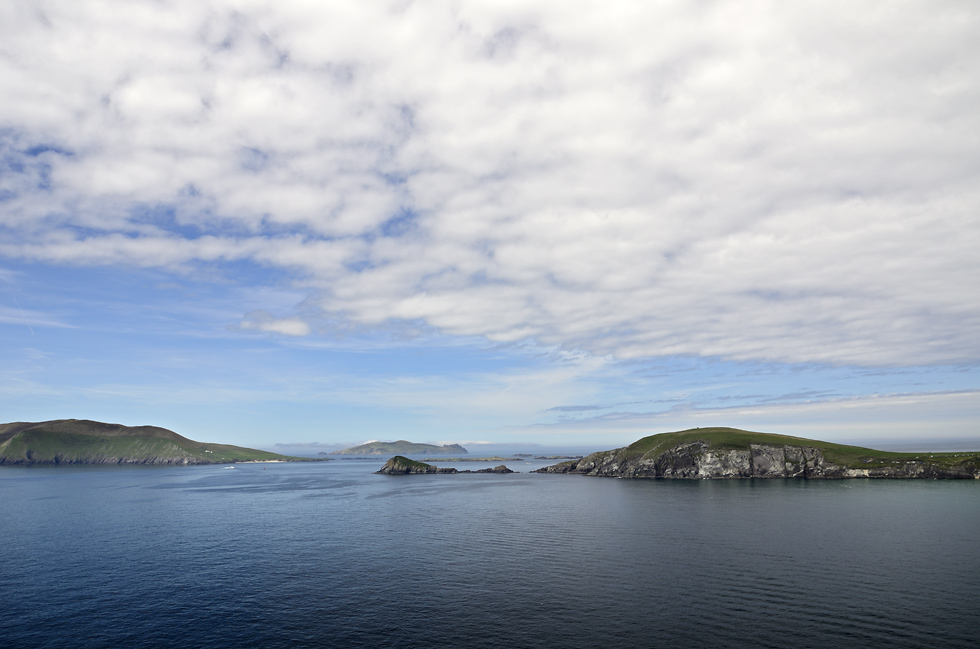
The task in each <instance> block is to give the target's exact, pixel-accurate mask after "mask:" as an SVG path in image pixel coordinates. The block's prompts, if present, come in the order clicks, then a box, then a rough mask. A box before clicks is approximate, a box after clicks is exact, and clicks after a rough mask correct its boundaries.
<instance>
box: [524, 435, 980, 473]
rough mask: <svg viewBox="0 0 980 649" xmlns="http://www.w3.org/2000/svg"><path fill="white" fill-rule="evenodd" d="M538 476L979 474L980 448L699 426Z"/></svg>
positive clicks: (549, 469) (559, 466)
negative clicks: (904, 447)
mask: <svg viewBox="0 0 980 649" xmlns="http://www.w3.org/2000/svg"><path fill="white" fill-rule="evenodd" d="M536 473H577V474H582V475H593V476H608V477H617V478H674V479H678V478H679V479H707V478H942V479H956V478H961V479H980V453H891V452H888V451H876V450H873V449H868V448H862V447H858V446H846V445H843V444H833V443H830V442H821V441H818V440H811V439H804V438H800V437H789V436H786V435H773V434H769V433H753V432H749V431H744V430H738V429H735V428H695V429H690V430H685V431H679V432H676V433H661V434H659V435H651V436H650V437H644V438H643V439H641V440H638V441H637V442H634V443H633V444H630V445H629V446H626V447H623V448H618V449H613V450H611V451H601V452H598V453H593V454H591V455H588V456H586V457H584V458H582V459H581V460H573V461H570V462H562V463H559V464H555V465H552V466H547V467H544V468H541V469H538V470H537V471H536Z"/></svg>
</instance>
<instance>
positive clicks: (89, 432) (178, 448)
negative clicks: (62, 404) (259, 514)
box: [0, 419, 306, 464]
mask: <svg viewBox="0 0 980 649" xmlns="http://www.w3.org/2000/svg"><path fill="white" fill-rule="evenodd" d="M274 460H278V461H304V460H306V458H295V457H287V456H285V455H278V454H276V453H269V452H266V451H258V450H255V449H251V448H242V447H240V446H229V445H227V444H207V443H205V442H195V441H194V440H190V439H187V438H186V437H182V436H180V435H178V434H177V433H175V432H173V431H172V430H167V429H166V428H159V427H157V426H123V425H121V424H104V423H101V422H98V421H87V420H84V419H58V420H55V421H42V422H37V423H31V422H16V423H12V424H0V464H218V463H221V464H224V463H229V462H257V461H274Z"/></svg>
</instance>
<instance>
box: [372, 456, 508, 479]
mask: <svg viewBox="0 0 980 649" xmlns="http://www.w3.org/2000/svg"><path fill="white" fill-rule="evenodd" d="M375 473H380V474H382V475H419V474H426V473H516V471H512V470H510V469H508V468H507V467H506V466H504V465H503V464H501V465H499V466H495V467H493V468H492V469H477V470H476V471H470V470H469V469H467V470H465V471H460V470H459V469H457V468H455V467H451V466H433V465H431V464H426V463H425V462H416V461H415V460H410V459H408V458H407V457H404V456H401V455H396V456H395V457H393V458H391V459H390V460H388V461H387V462H385V465H384V466H383V467H382V468H381V470H380V471H375Z"/></svg>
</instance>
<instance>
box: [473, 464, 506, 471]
mask: <svg viewBox="0 0 980 649" xmlns="http://www.w3.org/2000/svg"><path fill="white" fill-rule="evenodd" d="M467 473H468V472H467ZM473 473H514V471H511V470H510V469H508V468H507V467H506V466H504V465H503V464H500V465H498V466H495V467H493V468H492V469H480V470H478V471H473Z"/></svg>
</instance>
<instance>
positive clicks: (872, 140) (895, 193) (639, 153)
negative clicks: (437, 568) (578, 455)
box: [0, 0, 980, 448]
mask: <svg viewBox="0 0 980 649" xmlns="http://www.w3.org/2000/svg"><path fill="white" fill-rule="evenodd" d="M978 106H980V5H978V4H977V3H976V2H974V1H973V0H962V1H960V0H921V1H920V0H907V1H887V2H876V1H872V0H869V1H867V2H859V3H854V2H843V1H841V2H834V1H819V2H817V1H812V2H807V1H802V2H792V3H789V2H779V1H771V2H767V1H738V2H735V1H732V2H726V1H711V0H681V1H675V2H670V1H668V2H657V3H642V2H610V1H609V0H605V1H603V2H587V1H582V2H567V1H560V2H559V1H555V2H547V1H541V0H531V1H526V0H525V1H522V2H506V1H502V0H492V1H487V2H477V1H474V2H469V1H459V2H411V1H398V2H357V3H355V2H324V1H310V2H299V1H277V2H269V1H267V0H266V1H252V2H250V1H245V0H243V1H238V2H231V1H229V2H218V1H210V0H186V1H185V0H155V1H152V2H151V1H135V0H118V1H116V0H103V1H94V0H91V1H90V0H82V1H78V0H8V1H7V2H4V3H3V4H2V5H0V335H2V338H0V340H2V344H0V413H2V415H0V420H2V421H39V420H45V419H55V418H66V417H76V418H90V419H98V420H102V421H113V422H119V423H126V424H156V425H161V426H166V427H168V428H172V429H174V430H177V431H178V432H180V433H182V434H184V435H187V436H189V437H193V438H196V439H205V440H208V441H221V442H229V443H238V444H244V445H253V446H265V447H269V446H270V445H273V444H276V443H286V442H307V443H314V442H319V443H323V444H340V443H347V442H351V443H353V442H361V441H364V440H367V439H378V438H380V439H395V438H407V439H412V440H415V441H429V442H462V443H473V442H478V441H494V442H508V443H522V442H527V443H538V444H543V445H593V446H595V447H597V448H609V447H612V446H618V445H621V444H624V443H629V442H631V441H633V440H635V439H637V438H638V437H641V436H643V435H646V434H650V433H654V432H662V431H668V430H679V429H683V428H689V427H694V426H708V425H730V426H737V427H742V428H751V429H755V430H763V431H769V432H783V433H789V434H802V435H808V436H815V437H822V438H824V439H833V440H850V441H862V442H863V441H869V440H876V439H881V440H887V439H912V438H916V439H923V438H924V439H935V440H950V439H953V440H955V439H957V438H959V439H961V440H962V439H980V253H978V250H980V181H978V178H980V110H978ZM944 443H947V442H944Z"/></svg>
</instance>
